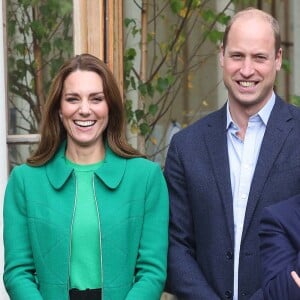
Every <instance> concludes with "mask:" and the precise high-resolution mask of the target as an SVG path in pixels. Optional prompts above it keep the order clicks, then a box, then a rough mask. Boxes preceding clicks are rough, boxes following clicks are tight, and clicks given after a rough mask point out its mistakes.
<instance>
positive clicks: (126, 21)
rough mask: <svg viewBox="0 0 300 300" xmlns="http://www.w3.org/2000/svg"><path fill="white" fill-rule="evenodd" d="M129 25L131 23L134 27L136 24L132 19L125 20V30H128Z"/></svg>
mask: <svg viewBox="0 0 300 300" xmlns="http://www.w3.org/2000/svg"><path fill="white" fill-rule="evenodd" d="M131 23H133V24H134V25H136V22H135V20H134V19H129V18H125V20H124V25H125V27H126V28H128V27H129V25H130V24H131Z"/></svg>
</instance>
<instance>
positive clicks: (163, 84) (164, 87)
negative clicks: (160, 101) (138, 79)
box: [156, 77, 169, 93]
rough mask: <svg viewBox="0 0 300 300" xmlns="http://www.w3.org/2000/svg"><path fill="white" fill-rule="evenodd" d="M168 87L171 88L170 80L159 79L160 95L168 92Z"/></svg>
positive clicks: (157, 86)
mask: <svg viewBox="0 0 300 300" xmlns="http://www.w3.org/2000/svg"><path fill="white" fill-rule="evenodd" d="M168 87H169V80H168V78H161V77H159V78H158V79H157V85H156V89H157V90H158V91H159V92H160V93H163V92H164V91H165V90H167V88H168Z"/></svg>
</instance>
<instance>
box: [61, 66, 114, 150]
mask: <svg viewBox="0 0 300 300" xmlns="http://www.w3.org/2000/svg"><path fill="white" fill-rule="evenodd" d="M59 114H60V118H61V121H62V123H63V125H64V127H65V129H66V131H67V139H68V147H75V148H76V147H92V146H95V145H97V146H99V142H100V145H102V143H103V132H104V131H105V129H106V127H107V124H108V114H109V110H108V105H107V102H106V99H105V96H104V93H103V82H102V78H101V77H100V76H99V75H98V74H97V73H95V72H92V71H81V70H76V71H75V72H72V73H71V74H70V75H69V76H68V77H67V78H66V80H65V82H64V87H63V92H62V97H61V103H60V111H59Z"/></svg>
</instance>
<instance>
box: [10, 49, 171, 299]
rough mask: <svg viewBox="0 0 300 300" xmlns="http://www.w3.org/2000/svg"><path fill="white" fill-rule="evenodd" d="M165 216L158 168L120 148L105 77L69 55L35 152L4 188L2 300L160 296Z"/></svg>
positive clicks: (111, 86) (118, 118) (120, 129)
mask: <svg viewBox="0 0 300 300" xmlns="http://www.w3.org/2000/svg"><path fill="white" fill-rule="evenodd" d="M168 212H169V210H168V193H167V188H166V183H165V180H164V177H163V175H162V171H161V169H160V166H159V165H158V164H156V163H153V162H151V161H149V160H147V159H145V158H144V157H143V155H142V154H141V153H139V152H138V151H137V150H135V149H134V148H132V147H131V146H130V145H129V144H128V143H127V141H126V137H125V120H124V107H123V102H122V98H121V94H120V91H119V89H118V86H117V83H116V81H115V79H114V77H113V75H112V73H111V71H110V70H109V68H108V67H107V66H106V64H105V63H103V62H102V61H101V60H99V59H98V58H96V57H94V56H92V55H90V54H82V55H78V56H75V57H73V58H72V59H70V60H69V61H67V62H66V63H65V64H64V65H63V66H62V67H61V68H60V70H59V72H58V74H57V75H56V77H55V78H54V80H53V83H52V86H51V88H50V92H49V96H48V99H47V102H46V106H45V110H44V114H43V121H42V126H41V141H40V143H39V145H38V148H37V151H36V152H35V153H34V154H33V155H32V156H31V157H30V158H29V159H28V161H27V164H23V165H21V166H18V167H15V168H14V170H13V172H12V173H11V176H10V178H9V182H8V185H7V188H6V194H5V200H4V246H5V271H4V283H5V287H6V289H7V291H8V294H9V296H10V298H11V299H12V300H25V299H36V300H41V299H43V300H57V299H61V300H69V299H71V300H77V299H83V298H84V299H88V300H89V299H90V300H91V299H104V300H106V299H114V300H123V299H127V300H130V299H132V300H135V299H141V298H142V299H149V300H158V299H160V296H161V294H162V291H163V288H164V284H165V279H166V256H167V241H168V237H167V231H168ZM16 240H18V243H15V241H16Z"/></svg>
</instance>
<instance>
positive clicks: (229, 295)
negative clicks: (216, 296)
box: [225, 290, 232, 299]
mask: <svg viewBox="0 0 300 300" xmlns="http://www.w3.org/2000/svg"><path fill="white" fill-rule="evenodd" d="M225 297H226V298H227V299H231V298H232V291H230V290H227V291H226V292H225Z"/></svg>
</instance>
